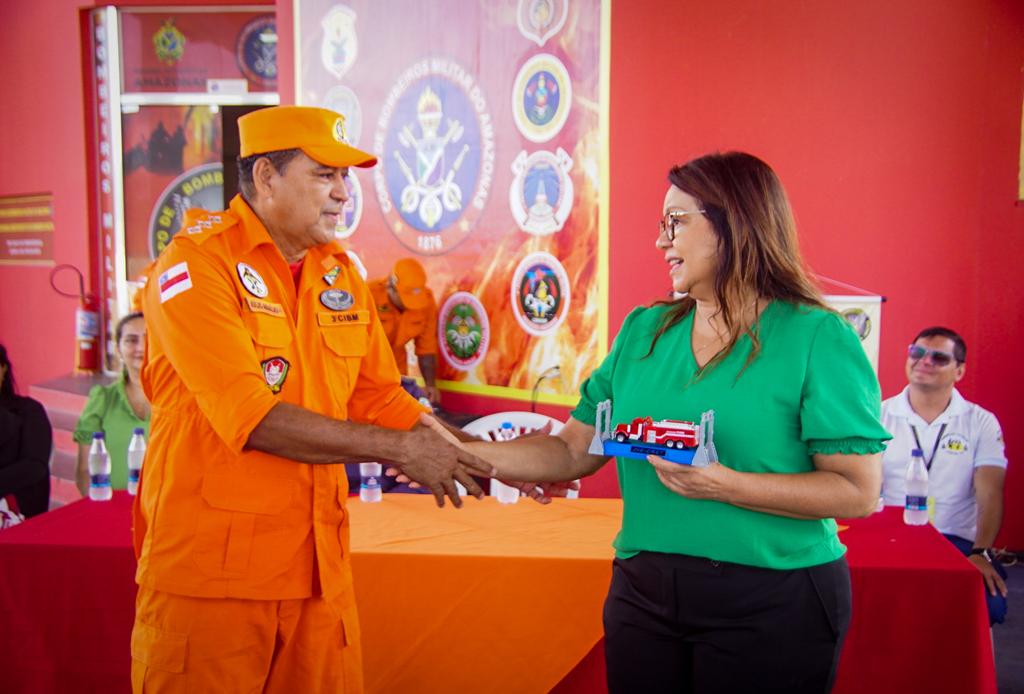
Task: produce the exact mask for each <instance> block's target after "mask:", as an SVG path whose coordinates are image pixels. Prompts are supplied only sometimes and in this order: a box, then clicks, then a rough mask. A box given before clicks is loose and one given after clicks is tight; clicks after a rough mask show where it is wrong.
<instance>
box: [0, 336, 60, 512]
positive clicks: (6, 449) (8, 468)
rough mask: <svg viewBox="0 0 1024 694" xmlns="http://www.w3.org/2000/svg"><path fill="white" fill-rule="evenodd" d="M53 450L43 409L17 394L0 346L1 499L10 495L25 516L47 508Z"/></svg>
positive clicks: (5, 351) (48, 423)
mask: <svg viewBox="0 0 1024 694" xmlns="http://www.w3.org/2000/svg"><path fill="white" fill-rule="evenodd" d="M52 449H53V434H52V429H51V428H50V420H49V419H48V418H47V416H46V410H44V409H43V406H42V405H40V404H39V403H38V402H36V401H35V400H33V399H32V398H27V397H22V396H20V395H18V394H17V390H16V388H15V384H14V374H13V373H12V372H11V362H10V360H9V359H8V358H7V350H6V349H5V348H4V346H3V345H0V498H2V497H7V496H8V495H12V494H13V495H14V498H15V500H17V502H18V510H19V511H20V512H21V513H23V514H24V515H25V517H30V516H35V515H38V514H40V513H43V512H44V511H46V509H47V508H48V507H49V504H50V451H51V450H52Z"/></svg>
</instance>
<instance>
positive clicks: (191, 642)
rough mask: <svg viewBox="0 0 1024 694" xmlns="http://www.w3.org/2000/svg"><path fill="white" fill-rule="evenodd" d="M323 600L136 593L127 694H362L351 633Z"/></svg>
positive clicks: (359, 665) (143, 590) (357, 653)
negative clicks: (187, 693) (256, 693)
mask: <svg viewBox="0 0 1024 694" xmlns="http://www.w3.org/2000/svg"><path fill="white" fill-rule="evenodd" d="M349 631H350V632H353V633H352V634H347V633H346V630H345V625H344V623H343V621H342V619H341V617H339V616H338V615H337V614H335V613H334V612H333V611H332V610H331V608H330V607H329V606H328V604H327V602H326V601H324V600H323V599H322V598H306V599H303V600H239V599H235V598H193V597H188V596H184V595H174V594H171V593H164V592H161V591H156V590H152V589H149V588H145V587H142V586H140V587H139V594H138V598H137V599H136V605H135V626H134V628H133V629H132V691H133V692H135V694H143V692H145V694H153V693H161V692H268V693H270V694H274V693H276V692H281V693H282V694H293V693H294V692H338V693H339V694H362V691H363V676H362V655H361V651H360V647H359V640H358V638H357V637H355V638H354V637H353V634H358V627H355V626H354V625H350V630H349Z"/></svg>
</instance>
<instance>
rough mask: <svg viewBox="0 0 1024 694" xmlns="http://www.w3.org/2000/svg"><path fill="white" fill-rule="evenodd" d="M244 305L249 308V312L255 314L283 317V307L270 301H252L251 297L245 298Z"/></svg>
mask: <svg viewBox="0 0 1024 694" xmlns="http://www.w3.org/2000/svg"><path fill="white" fill-rule="evenodd" d="M245 303H246V304H247V305H248V306H249V310H250V311H255V312H256V313H266V314H267V315H270V316H277V317H281V316H283V315H284V307H283V306H281V304H275V303H273V302H271V301H260V300H259V299H253V298H252V297H251V296H247V297H245Z"/></svg>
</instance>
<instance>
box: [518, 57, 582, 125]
mask: <svg viewBox="0 0 1024 694" xmlns="http://www.w3.org/2000/svg"><path fill="white" fill-rule="evenodd" d="M571 106H572V83H571V82H570V81H569V71H568V70H566V69H565V65H563V64H562V61H561V60H559V59H558V58H556V57H555V56H553V55H550V54H548V53H540V54H538V55H535V56H533V57H532V58H530V59H529V60H527V61H526V63H525V64H524V65H523V66H522V67H521V68H520V69H519V74H518V75H516V80H515V82H514V84H513V87H512V115H513V116H514V117H515V121H516V127H517V128H519V132H520V133H522V135H523V137H525V138H526V139H527V140H529V141H530V142H547V141H548V140H550V139H551V138H553V137H554V136H555V135H557V134H558V133H559V131H561V129H562V126H563V125H565V120H566V119H567V118H568V117H569V108H570V107H571Z"/></svg>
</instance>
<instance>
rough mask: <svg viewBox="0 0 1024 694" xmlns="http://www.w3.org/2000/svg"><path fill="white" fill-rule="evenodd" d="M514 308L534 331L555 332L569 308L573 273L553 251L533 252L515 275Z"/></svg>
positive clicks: (522, 323) (521, 321)
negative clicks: (571, 273)
mask: <svg viewBox="0 0 1024 694" xmlns="http://www.w3.org/2000/svg"><path fill="white" fill-rule="evenodd" d="M511 289H512V312H513V313H514V314H515V316H516V320H517V321H518V322H519V325H520V326H522V328H523V330H525V331H526V332H528V333H530V334H531V335H537V336H544V335H550V334H552V333H553V332H554V331H555V330H556V329H557V328H558V326H559V325H561V324H562V321H564V320H565V316H566V314H567V313H568V312H569V276H568V275H567V274H566V272H565V268H564V267H562V264H561V263H560V262H558V258H556V257H555V256H553V255H551V254H550V253H531V254H530V255H528V256H526V257H525V258H523V260H522V262H520V263H519V265H518V266H517V267H516V271H515V273H514V274H513V275H512V287H511Z"/></svg>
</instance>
